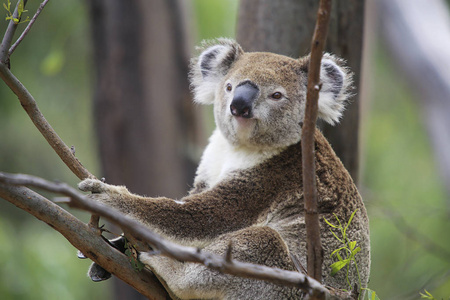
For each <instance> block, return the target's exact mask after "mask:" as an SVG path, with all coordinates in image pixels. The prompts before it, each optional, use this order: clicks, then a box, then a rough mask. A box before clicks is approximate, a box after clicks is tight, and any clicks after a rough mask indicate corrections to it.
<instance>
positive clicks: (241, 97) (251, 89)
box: [230, 81, 259, 118]
mask: <svg viewBox="0 0 450 300" xmlns="http://www.w3.org/2000/svg"><path fill="white" fill-rule="evenodd" d="M258 92H259V89H258V87H257V86H256V85H255V84H254V83H252V82H250V81H245V82H243V83H241V84H239V85H238V86H237V87H236V89H235V91H234V96H233V101H231V105H230V111H231V114H232V115H233V116H235V117H243V118H251V117H253V114H252V106H253V101H254V100H255V99H256V97H257V95H258Z"/></svg>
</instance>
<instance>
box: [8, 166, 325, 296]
mask: <svg viewBox="0 0 450 300" xmlns="http://www.w3.org/2000/svg"><path fill="white" fill-rule="evenodd" d="M0 182H3V183H6V184H14V185H27V186H33V187H37V188H41V189H45V190H47V191H51V192H56V193H61V194H64V195H66V196H69V197H70V198H71V201H70V202H69V206H72V207H76V208H78V209H82V210H86V211H90V212H92V213H95V214H98V215H100V216H102V217H105V218H107V219H108V220H109V221H111V222H113V223H114V224H116V225H118V226H120V227H121V228H122V230H123V231H125V232H127V233H129V234H130V235H132V236H133V238H135V239H137V240H138V241H143V242H145V243H148V244H150V245H151V246H152V248H153V249H155V250H156V251H158V253H160V254H161V255H164V256H167V257H170V258H173V259H176V260H179V261H186V262H195V263H201V264H203V265H205V266H207V267H208V268H211V269H214V270H217V271H219V272H222V273H227V274H232V275H237V276H240V277H247V278H254V279H260V280H265V281H269V282H273V283H276V284H281V285H285V286H291V287H296V288H300V289H302V290H303V291H305V292H306V293H308V294H310V295H312V296H313V297H319V296H320V297H325V295H327V294H328V291H327V289H326V288H325V287H323V286H322V285H321V284H320V283H319V282H317V281H316V280H314V279H313V278H310V277H308V276H306V275H303V274H301V273H299V272H294V271H286V270H282V269H277V268H270V267H267V266H262V265H255V264H250V263H244V262H239V261H233V260H231V259H230V258H229V257H228V258H227V257H223V256H219V255H216V254H211V253H206V252H202V251H201V250H200V249H198V248H194V247H185V246H180V245H177V244H174V243H172V242H170V241H167V240H164V239H163V238H162V237H161V236H159V235H158V234H156V233H154V232H152V231H150V230H149V229H148V228H147V227H145V226H144V225H142V224H141V223H139V222H138V221H136V220H134V219H131V218H129V217H127V216H125V215H123V214H121V213H120V212H118V211H116V210H114V209H112V208H110V207H108V206H105V205H103V204H100V203H96V202H94V201H92V200H90V199H89V198H88V197H86V196H85V195H83V194H81V193H80V192H78V191H77V190H76V189H74V188H72V187H71V186H69V185H67V184H65V183H54V182H50V181H47V180H45V179H42V178H39V177H34V176H30V175H12V174H6V173H0ZM0 187H2V186H1V185H0ZM0 195H1V189H0ZM53 205H54V204H53ZM83 230H87V229H83ZM74 232H79V231H73V232H72V233H71V234H72V235H73V233H74ZM66 238H67V239H69V238H72V237H71V236H70V237H67V236H66ZM80 250H81V251H82V252H83V250H82V249H80ZM84 251H85V250H84ZM98 252H99V253H100V251H98ZM83 253H84V252H83ZM86 255H88V256H89V253H88V254H86ZM92 256H93V255H92ZM100 265H101V266H102V267H103V266H106V267H107V268H105V269H107V270H108V267H109V266H108V264H100ZM108 271H109V270H108ZM113 274H114V273H113ZM133 286H134V285H133ZM140 292H141V291H140ZM144 295H146V296H148V295H147V294H144ZM312 299H314V298H312ZM321 299H325V298H321Z"/></svg>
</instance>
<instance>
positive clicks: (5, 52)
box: [0, 0, 25, 66]
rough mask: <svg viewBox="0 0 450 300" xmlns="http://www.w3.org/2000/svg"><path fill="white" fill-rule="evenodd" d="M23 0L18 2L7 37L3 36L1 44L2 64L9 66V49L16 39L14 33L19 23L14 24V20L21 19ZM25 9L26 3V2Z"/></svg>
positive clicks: (0, 57) (0, 59)
mask: <svg viewBox="0 0 450 300" xmlns="http://www.w3.org/2000/svg"><path fill="white" fill-rule="evenodd" d="M20 1H21V0H18V1H17V5H16V8H15V9H14V12H13V14H12V18H11V20H10V21H9V24H8V28H6V31H5V35H4V36H3V40H2V43H1V44H0V63H1V64H5V65H7V66H9V56H8V49H9V46H10V45H11V42H12V39H13V37H14V33H15V32H16V28H17V25H18V24H17V23H16V22H14V19H17V18H18V17H19V3H20ZM24 7H25V2H24Z"/></svg>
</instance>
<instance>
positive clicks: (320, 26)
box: [301, 0, 331, 282]
mask: <svg viewBox="0 0 450 300" xmlns="http://www.w3.org/2000/svg"><path fill="white" fill-rule="evenodd" d="M330 12H331V0H321V1H320V5H319V11H318V13H317V22H316V27H315V30H314V36H313V39H312V45H311V57H310V62H309V68H308V89H307V95H306V108H305V119H304V122H303V127H302V140H301V141H302V142H301V147H302V167H303V173H302V174H303V192H304V197H305V223H306V239H307V249H308V258H307V263H308V265H307V270H308V275H309V276H311V277H313V278H314V279H316V280H317V281H319V282H320V281H321V280H322V261H323V250H322V243H321V240H320V225H319V212H318V206H317V190H316V180H315V163H314V131H315V129H316V120H317V107H318V97H319V91H320V88H321V83H320V64H321V60H322V52H323V49H324V46H325V41H326V37H327V31H328V24H329V20H330Z"/></svg>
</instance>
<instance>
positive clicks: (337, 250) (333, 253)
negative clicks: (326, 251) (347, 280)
mask: <svg viewBox="0 0 450 300" xmlns="http://www.w3.org/2000/svg"><path fill="white" fill-rule="evenodd" d="M342 249H345V247H341V248H339V249H336V250H334V251H333V252H331V255H330V257H333V255H339V252H340V251H341V250H342Z"/></svg>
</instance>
